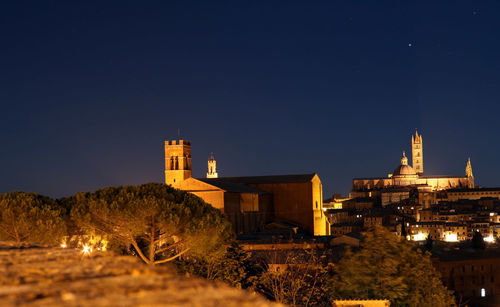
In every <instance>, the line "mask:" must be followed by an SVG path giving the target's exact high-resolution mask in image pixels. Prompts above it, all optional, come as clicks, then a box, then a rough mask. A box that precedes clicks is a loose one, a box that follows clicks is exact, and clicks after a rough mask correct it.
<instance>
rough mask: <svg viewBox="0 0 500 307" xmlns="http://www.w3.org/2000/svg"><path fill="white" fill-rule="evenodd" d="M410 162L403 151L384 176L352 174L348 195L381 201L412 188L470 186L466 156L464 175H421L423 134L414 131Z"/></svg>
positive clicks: (405, 194)
mask: <svg viewBox="0 0 500 307" xmlns="http://www.w3.org/2000/svg"><path fill="white" fill-rule="evenodd" d="M411 145H412V162H413V166H411V165H409V164H408V158H407V157H406V154H405V152H403V156H402V157H401V163H400V165H399V166H398V167H397V168H396V169H395V170H394V171H393V172H392V174H389V175H388V176H387V177H378V178H354V179H353V181H352V190H351V193H350V196H351V197H352V198H356V197H375V198H380V199H381V201H382V204H383V205H384V204H385V203H390V202H395V201H400V200H401V199H405V198H408V197H409V194H410V192H411V191H412V190H417V191H418V192H419V193H420V194H422V193H424V194H425V192H429V193H432V192H436V191H440V190H448V189H457V188H469V189H470V188H474V175H473V174H472V166H471V163H470V158H469V160H468V161H467V166H466V169H465V175H459V176H426V175H424V162H423V138H422V135H419V134H418V132H415V135H412V137H411Z"/></svg>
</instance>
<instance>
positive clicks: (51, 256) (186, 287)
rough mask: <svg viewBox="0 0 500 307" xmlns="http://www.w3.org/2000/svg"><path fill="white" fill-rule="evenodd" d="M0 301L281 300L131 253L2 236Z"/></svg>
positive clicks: (41, 303)
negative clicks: (88, 251)
mask: <svg viewBox="0 0 500 307" xmlns="http://www.w3.org/2000/svg"><path fill="white" fill-rule="evenodd" d="M0 306H224V307H230V306H281V305H279V304H274V303H272V302H269V301H267V300H265V299H264V298H263V297H261V296H259V295H257V294H251V293H248V292H245V291H242V290H238V289H235V288H231V287H229V286H226V285H224V284H220V283H213V282H209V281H206V280H203V279H198V278H188V277H184V276H179V275H177V274H176V273H175V272H174V271H173V270H171V269H169V268H168V267H165V266H154V267H153V266H148V265H145V264H143V263H141V262H140V261H139V260H138V259H136V258H135V257H131V256H112V255H111V254H110V253H100V254H93V255H92V256H90V257H89V256H84V255H82V253H81V252H80V251H79V250H75V249H69V248H68V249H65V248H56V247H43V246H34V245H31V246H22V247H16V246H15V245H14V244H11V243H8V242H0Z"/></svg>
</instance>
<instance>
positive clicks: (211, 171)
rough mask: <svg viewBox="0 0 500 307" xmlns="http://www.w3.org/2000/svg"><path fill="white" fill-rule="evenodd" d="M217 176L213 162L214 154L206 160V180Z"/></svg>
mask: <svg viewBox="0 0 500 307" xmlns="http://www.w3.org/2000/svg"><path fill="white" fill-rule="evenodd" d="M217 177H219V175H218V174H217V162H216V161H215V157H214V153H213V152H212V153H211V154H210V158H208V172H207V178H217Z"/></svg>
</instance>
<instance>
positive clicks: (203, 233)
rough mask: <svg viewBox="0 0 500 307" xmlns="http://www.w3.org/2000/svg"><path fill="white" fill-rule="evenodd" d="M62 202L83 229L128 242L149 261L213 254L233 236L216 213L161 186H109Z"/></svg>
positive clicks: (152, 184) (198, 200)
mask: <svg viewBox="0 0 500 307" xmlns="http://www.w3.org/2000/svg"><path fill="white" fill-rule="evenodd" d="M61 202H62V203H65V204H66V206H67V207H71V217H72V219H73V220H74V221H75V224H76V225H77V226H78V227H79V228H80V229H81V230H82V231H83V232H88V233H97V234H102V235H106V236H108V237H109V238H110V241H114V242H115V243H121V244H124V245H131V246H132V247H133V250H134V252H135V253H137V255H138V256H139V257H140V258H141V259H142V260H143V261H144V262H145V263H148V264H160V263H164V262H168V261H172V260H174V259H176V258H178V257H180V256H182V255H184V254H187V253H190V254H192V255H198V256H200V257H201V256H209V255H212V254H214V253H215V251H216V250H219V249H223V248H225V247H224V244H225V242H226V240H227V239H228V238H229V237H230V236H231V231H230V224H229V222H228V221H227V220H226V219H225V218H224V217H223V215H222V214H221V213H220V211H218V210H217V209H215V208H213V207H212V206H210V205H209V204H206V203H205V202H204V201H203V200H201V199H200V198H198V197H196V196H194V195H192V194H189V193H186V192H183V191H179V190H175V189H173V188H172V187H170V186H167V185H165V184H155V183H150V184H144V185H139V186H125V187H109V188H104V189H101V190H98V191H96V192H94V193H78V194H76V195H75V196H73V197H70V198H66V199H63V200H61ZM111 243H113V242H111ZM219 254H220V253H219Z"/></svg>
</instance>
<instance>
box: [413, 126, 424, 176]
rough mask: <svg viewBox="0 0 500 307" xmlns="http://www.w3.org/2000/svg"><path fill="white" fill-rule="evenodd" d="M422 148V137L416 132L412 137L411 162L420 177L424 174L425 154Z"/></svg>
mask: <svg viewBox="0 0 500 307" xmlns="http://www.w3.org/2000/svg"><path fill="white" fill-rule="evenodd" d="M422 146H423V140H422V135H418V132H417V130H415V135H412V136H411V160H412V163H413V169H414V170H415V172H416V173H417V175H419V176H422V175H423V174H424V152H423V148H422Z"/></svg>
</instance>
